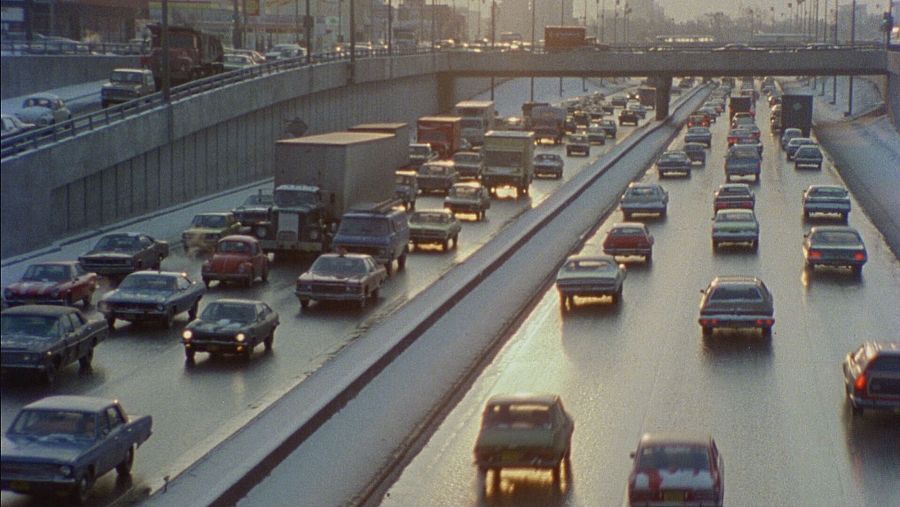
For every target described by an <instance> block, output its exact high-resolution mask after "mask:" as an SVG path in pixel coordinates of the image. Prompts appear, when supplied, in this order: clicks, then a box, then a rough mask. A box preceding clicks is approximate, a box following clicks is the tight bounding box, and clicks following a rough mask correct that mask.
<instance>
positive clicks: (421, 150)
mask: <svg viewBox="0 0 900 507" xmlns="http://www.w3.org/2000/svg"><path fill="white" fill-rule="evenodd" d="M430 151H431V149H430V148H429V147H428V146H410V147H409V154H410V156H413V157H427V156H428V152H430Z"/></svg>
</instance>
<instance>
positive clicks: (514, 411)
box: [484, 403, 552, 430]
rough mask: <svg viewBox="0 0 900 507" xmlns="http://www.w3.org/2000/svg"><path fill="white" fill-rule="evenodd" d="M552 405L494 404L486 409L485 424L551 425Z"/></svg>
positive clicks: (492, 425)
mask: <svg viewBox="0 0 900 507" xmlns="http://www.w3.org/2000/svg"><path fill="white" fill-rule="evenodd" d="M551 422H552V420H551V418H550V407H549V406H547V405H539V404H524V403H519V404H503V405H492V406H490V407H488V408H487V409H486V410H485V414H484V424H485V426H488V427H494V428H510V429H523V430H530V429H537V428H549V427H550V426H551Z"/></svg>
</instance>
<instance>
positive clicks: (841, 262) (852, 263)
mask: <svg viewBox="0 0 900 507" xmlns="http://www.w3.org/2000/svg"><path fill="white" fill-rule="evenodd" d="M866 260H868V259H865V260H861V261H859V260H856V259H852V258H843V259H835V258H831V259H828V258H823V259H810V258H809V257H807V258H806V262H807V264H815V265H816V266H834V267H841V266H847V267H863V266H864V265H865V264H866Z"/></svg>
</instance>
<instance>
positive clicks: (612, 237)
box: [603, 222, 653, 263]
mask: <svg viewBox="0 0 900 507" xmlns="http://www.w3.org/2000/svg"><path fill="white" fill-rule="evenodd" d="M603 253H605V254H606V255H612V256H614V257H628V256H634V255H637V256H640V257H643V258H644V262H647V263H650V262H651V261H652V260H653V235H652V234H650V229H648V228H647V226H646V225H644V224H642V223H640V222H621V223H617V224H613V226H612V228H611V229H610V230H609V232H607V233H606V237H605V238H604V239H603Z"/></svg>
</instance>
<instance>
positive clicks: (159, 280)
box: [97, 271, 206, 330]
mask: <svg viewBox="0 0 900 507" xmlns="http://www.w3.org/2000/svg"><path fill="white" fill-rule="evenodd" d="M204 293H206V286H205V285H204V284H202V283H199V282H196V281H194V280H192V279H190V278H188V276H187V275H186V274H184V273H174V272H169V271H141V272H137V273H132V274H130V275H128V276H126V277H125V279H124V280H122V283H121V284H119V287H118V288H117V289H116V290H114V291H112V292H108V293H106V295H104V296H103V299H101V300H100V303H99V304H98V305H97V309H98V310H100V313H102V314H103V315H104V316H105V317H106V322H107V323H108V324H109V329H110V330H112V329H113V327H114V326H115V323H116V319H121V320H127V321H131V322H135V321H143V320H158V321H161V322H162V323H163V325H164V326H165V327H166V328H167V329H168V328H171V327H172V324H173V321H174V320H175V316H176V315H178V314H180V313H182V312H188V317H189V318H190V320H194V319H195V318H197V308H198V307H199V306H200V299H201V298H202V297H203V294H204Z"/></svg>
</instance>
